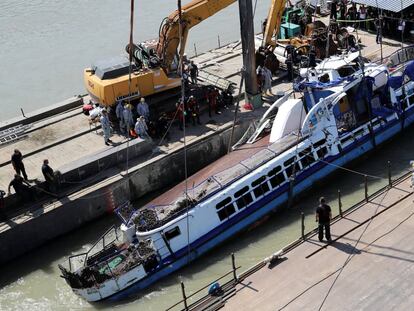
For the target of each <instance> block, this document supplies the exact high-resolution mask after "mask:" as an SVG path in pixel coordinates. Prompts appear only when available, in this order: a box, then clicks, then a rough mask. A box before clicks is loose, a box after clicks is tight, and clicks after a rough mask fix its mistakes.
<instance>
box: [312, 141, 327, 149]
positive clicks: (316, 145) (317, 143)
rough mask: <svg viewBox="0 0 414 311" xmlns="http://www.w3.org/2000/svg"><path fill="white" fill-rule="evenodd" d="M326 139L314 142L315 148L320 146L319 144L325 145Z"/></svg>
mask: <svg viewBox="0 0 414 311" xmlns="http://www.w3.org/2000/svg"><path fill="white" fill-rule="evenodd" d="M325 143H326V139H321V140H320V141H318V142H316V143H314V144H313V147H314V148H318V147H319V146H322V145H325Z"/></svg>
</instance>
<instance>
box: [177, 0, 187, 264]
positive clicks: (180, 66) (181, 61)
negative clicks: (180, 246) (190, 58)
mask: <svg viewBox="0 0 414 311" xmlns="http://www.w3.org/2000/svg"><path fill="white" fill-rule="evenodd" d="M177 6H178V20H179V23H178V33H179V40H180V55H179V56H180V60H179V68H180V72H181V102H180V105H182V109H183V114H184V108H185V105H184V100H185V81H184V75H183V72H184V63H183V53H184V49H182V48H181V45H182V38H183V25H182V10H181V0H177ZM183 142H184V178H185V190H184V191H185V197H186V198H188V180H187V179H188V174H187V140H186V130H185V116H184V117H183ZM185 202H186V203H185V209H186V216H187V217H186V219H187V252H188V254H187V261H188V262H189V261H190V222H189V219H188V218H189V216H188V209H189V206H188V200H185Z"/></svg>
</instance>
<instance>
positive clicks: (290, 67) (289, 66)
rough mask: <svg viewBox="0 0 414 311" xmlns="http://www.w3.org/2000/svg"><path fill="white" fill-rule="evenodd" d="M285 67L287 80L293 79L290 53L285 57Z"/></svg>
mask: <svg viewBox="0 0 414 311" xmlns="http://www.w3.org/2000/svg"><path fill="white" fill-rule="evenodd" d="M285 63H286V67H287V72H288V81H293V60H292V54H289V55H288V57H287V59H286V62H285Z"/></svg>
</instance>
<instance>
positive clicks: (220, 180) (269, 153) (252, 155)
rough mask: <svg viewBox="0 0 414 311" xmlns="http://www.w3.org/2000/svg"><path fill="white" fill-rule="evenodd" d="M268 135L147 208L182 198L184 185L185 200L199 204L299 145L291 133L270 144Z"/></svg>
mask: <svg viewBox="0 0 414 311" xmlns="http://www.w3.org/2000/svg"><path fill="white" fill-rule="evenodd" d="M269 137H270V135H266V136H264V137H262V138H260V139H259V140H257V141H256V142H254V143H253V144H244V145H242V146H241V147H239V148H237V149H235V150H234V151H232V152H230V153H229V154H227V155H225V156H223V157H221V158H220V159H218V160H216V161H215V162H213V163H211V164H210V165H208V166H206V167H205V168H203V169H202V170H200V171H198V172H197V173H195V174H194V175H192V176H190V177H189V178H188V179H187V182H186V181H183V182H181V183H179V184H178V185H176V186H175V187H173V188H172V189H170V190H169V191H167V192H165V193H163V194H162V195H160V196H159V197H157V198H155V199H154V200H152V201H151V202H149V203H148V206H149V207H151V206H166V205H171V204H174V202H176V200H177V199H179V198H183V197H184V193H185V189H186V184H187V187H188V191H187V192H188V196H189V197H191V198H193V199H196V200H199V199H202V198H203V197H206V196H207V195H209V194H211V193H213V192H214V191H216V190H218V189H219V188H222V187H224V186H226V185H227V184H229V183H231V182H232V181H233V180H235V179H237V178H240V177H241V176H244V175H245V174H247V173H249V172H251V171H252V170H253V169H255V168H257V167H258V166H260V165H261V164H263V163H265V162H267V161H268V160H270V159H272V158H274V157H276V156H277V155H278V154H280V153H282V152H284V151H285V150H287V149H289V148H291V147H292V146H294V145H295V144H296V143H298V142H300V141H301V139H300V138H298V136H297V134H295V133H291V134H289V135H287V136H285V137H283V138H282V139H281V140H280V141H277V142H275V143H272V144H270V143H269Z"/></svg>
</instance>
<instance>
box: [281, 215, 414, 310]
mask: <svg viewBox="0 0 414 311" xmlns="http://www.w3.org/2000/svg"><path fill="white" fill-rule="evenodd" d="M412 216H414V212H412V213H411V214H410V215H408V216H407V217H406V218H404V219H403V220H402V221H401V222H399V223H398V224H397V225H396V226H395V227H393V228H392V229H390V230H389V231H387V232H385V233H384V234H382V235H380V236H379V237H378V238H376V239H375V240H373V241H371V242H370V243H369V244H367V245H365V246H364V247H363V248H361V249H360V251H363V250H365V249H367V248H369V247H370V246H371V245H372V244H374V243H375V242H377V241H378V240H380V239H382V238H383V237H385V236H387V235H388V234H390V233H392V232H393V231H394V230H396V229H397V228H398V227H399V226H401V225H402V224H403V223H404V222H406V221H407V220H409V219H410V218H411V217H412ZM354 256H355V253H353V254H351V258H350V259H352V257H354ZM349 261H350V260H348V261H347V264H348V263H349ZM341 269H343V266H342V267H341V268H338V269H336V270H335V271H333V272H331V273H329V274H328V275H327V276H325V277H323V278H321V279H320V280H319V281H317V282H315V283H313V284H312V285H310V286H309V287H307V288H306V289H305V290H303V291H302V292H301V293H299V294H298V295H296V296H295V297H293V298H292V299H291V300H290V301H288V302H287V303H286V304H285V305H283V306H282V307H281V308H279V309H278V310H279V311H280V310H283V309H285V308H286V307H287V306H289V305H290V304H291V303H292V302H294V301H296V300H297V299H299V298H300V297H301V296H303V295H304V294H306V293H307V292H308V291H309V290H311V289H312V288H314V287H315V286H317V285H319V284H320V283H322V282H323V281H325V280H327V279H329V278H330V277H331V276H332V275H334V274H335V273H337V272H338V271H340V270H341Z"/></svg>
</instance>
